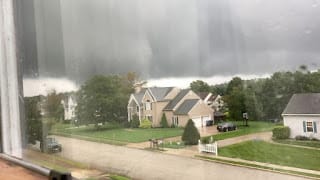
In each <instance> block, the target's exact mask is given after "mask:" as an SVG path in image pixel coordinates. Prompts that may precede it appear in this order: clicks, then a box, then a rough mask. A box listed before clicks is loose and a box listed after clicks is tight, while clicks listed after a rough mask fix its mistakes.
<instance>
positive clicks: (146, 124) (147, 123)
mask: <svg viewBox="0 0 320 180" xmlns="http://www.w3.org/2000/svg"><path fill="white" fill-rule="evenodd" d="M139 127H140V128H144V129H148V128H151V127H152V123H151V121H149V120H148V119H144V120H142V121H141V124H140V126H139Z"/></svg>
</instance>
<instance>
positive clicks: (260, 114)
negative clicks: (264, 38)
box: [190, 66, 320, 120]
mask: <svg viewBox="0 0 320 180" xmlns="http://www.w3.org/2000/svg"><path fill="white" fill-rule="evenodd" d="M199 81H200V80H198V81H194V82H192V83H191V84H190V88H191V89H192V90H194V91H196V92H201V91H202V92H212V93H213V94H220V95H223V100H224V101H225V103H226V107H225V112H226V114H227V115H228V117H229V119H231V120H242V113H244V112H247V113H248V114H249V119H251V120H271V119H281V113H282V112H283V110H284V109H285V107H286V105H287V103H288V102H289V100H290V98H291V96H292V95H293V94H295V93H319V92H320V70H318V71H314V72H310V71H309V70H307V68H306V67H305V66H301V67H300V69H299V70H297V71H295V72H289V71H287V72H276V73H274V74H272V75H271V77H269V78H261V79H253V80H242V79H241V78H240V77H234V78H233V79H232V80H231V81H230V82H228V83H225V84H220V85H213V86H210V85H208V84H207V83H204V82H201V83H199ZM203 84H204V85H203ZM198 85H201V86H202V87H199V86H198Z"/></svg>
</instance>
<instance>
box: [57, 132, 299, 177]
mask: <svg viewBox="0 0 320 180" xmlns="http://www.w3.org/2000/svg"><path fill="white" fill-rule="evenodd" d="M55 137H56V138H57V140H58V141H59V142H60V143H61V144H62V147H63V151H62V153H61V154H60V155H61V156H63V157H66V158H69V159H71V160H75V161H79V162H82V163H86V164H88V165H90V166H91V167H94V168H98V169H99V170H105V171H111V172H113V173H120V174H124V175H127V176H129V177H132V178H134V179H141V180H144V179H147V180H149V179H159V180H160V179H165V180H168V179H170V180H171V179H179V180H181V179H184V180H195V179H197V180H202V179H227V180H228V179H230V180H234V179H237V180H241V179H243V180H247V179H270V180H271V179H290V180H295V179H297V180H298V179H303V178H300V177H295V176H289V175H284V174H278V173H272V172H267V171H260V170H254V169H249V168H242V167H236V166H230V165H224V164H219V163H212V162H207V161H202V160H197V159H193V158H188V157H180V156H175V155H169V154H162V153H157V152H151V151H146V150H139V149H134V148H128V147H122V146H113V145H108V144H102V143H96V142H90V141H84V140H78V139H71V138H66V137H60V136H55Z"/></svg>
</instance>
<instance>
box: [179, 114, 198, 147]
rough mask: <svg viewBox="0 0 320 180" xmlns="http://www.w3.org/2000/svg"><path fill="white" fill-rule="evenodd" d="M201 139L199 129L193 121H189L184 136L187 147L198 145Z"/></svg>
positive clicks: (183, 139)
mask: <svg viewBox="0 0 320 180" xmlns="http://www.w3.org/2000/svg"><path fill="white" fill-rule="evenodd" d="M199 139H200V134H199V132H198V129H197V128H196V127H195V126H194V123H193V121H192V120H191V119H189V120H188V123H187V125H186V127H185V129H184V131H183V134H182V141H183V142H184V143H185V144H186V145H196V144H198V140H199Z"/></svg>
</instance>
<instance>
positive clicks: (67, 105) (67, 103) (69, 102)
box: [61, 94, 77, 121]
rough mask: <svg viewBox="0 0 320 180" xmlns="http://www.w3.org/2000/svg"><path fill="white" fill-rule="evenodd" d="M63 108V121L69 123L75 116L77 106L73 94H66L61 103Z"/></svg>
mask: <svg viewBox="0 0 320 180" xmlns="http://www.w3.org/2000/svg"><path fill="white" fill-rule="evenodd" d="M61 103H62V105H63V107H64V120H66V121H70V120H73V119H74V118H75V117H76V115H75V110H76V106H77V101H76V97H75V95H74V94H68V95H67V96H66V97H65V98H64V99H63V100H62V101H61Z"/></svg>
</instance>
